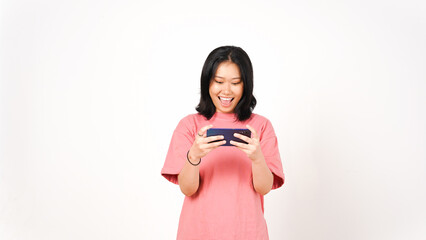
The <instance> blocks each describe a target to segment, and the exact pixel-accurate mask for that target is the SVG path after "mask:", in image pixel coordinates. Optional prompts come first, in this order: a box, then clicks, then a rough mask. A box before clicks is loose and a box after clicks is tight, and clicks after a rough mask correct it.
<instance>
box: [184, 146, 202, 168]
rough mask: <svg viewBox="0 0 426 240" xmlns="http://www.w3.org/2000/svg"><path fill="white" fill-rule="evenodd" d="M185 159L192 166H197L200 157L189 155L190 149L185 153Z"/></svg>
mask: <svg viewBox="0 0 426 240" xmlns="http://www.w3.org/2000/svg"><path fill="white" fill-rule="evenodd" d="M186 159H187V160H188V162H189V163H190V164H191V165H192V166H198V165H199V164H200V163H201V158H197V157H194V156H192V155H191V149H190V150H188V152H187V153H186Z"/></svg>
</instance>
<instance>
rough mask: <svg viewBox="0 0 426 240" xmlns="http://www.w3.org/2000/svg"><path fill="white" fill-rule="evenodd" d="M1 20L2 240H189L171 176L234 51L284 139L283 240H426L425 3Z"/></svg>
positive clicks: (158, 10) (69, 13)
mask: <svg viewBox="0 0 426 240" xmlns="http://www.w3.org/2000/svg"><path fill="white" fill-rule="evenodd" d="M0 4H1V5H0V41H1V42H0V44H1V45H0V47H1V48H0V61H1V62H0V78H1V80H0V239H5V240H8V239H13V240H15V239H17V240H18V239H19V240H21V239H23V240H26V239H40V240H42V239H43V240H48V239H82V240H84V239H174V238H175V235H176V230H177V224H178V217H179V213H180V207H181V204H182V200H183V195H182V194H181V193H180V191H179V188H178V187H177V186H176V185H173V184H170V183H169V182H167V181H166V180H165V179H163V178H162V177H161V175H160V170H161V167H162V165H163V161H164V158H165V155H166V152H167V148H168V144H169V141H170V138H171V134H172V131H173V129H174V128H175V126H176V124H177V123H178V121H179V119H181V118H182V117H183V116H185V115H186V114H189V113H193V112H194V111H195V110H194V107H195V105H196V104H197V102H198V98H199V95H198V94H199V76H200V73H201V67H202V64H203V62H204V60H205V58H206V57H207V54H208V53H209V52H210V51H211V50H213V49H214V48H216V47H218V46H221V45H225V44H233V45H237V46H241V47H243V48H244V49H245V50H246V51H247V52H248V54H249V55H250V57H251V59H252V61H253V64H254V70H255V95H256V97H257V98H258V102H259V103H258V106H257V108H256V109H255V112H256V113H259V114H262V115H264V116H266V117H268V118H269V119H270V120H271V121H272V123H273V125H274V127H275V130H276V133H277V135H278V138H279V144H280V150H281V155H282V159H283V165H284V168H285V169H284V171H285V174H286V183H285V185H284V187H283V188H281V189H279V190H275V191H273V192H271V193H270V194H268V195H267V197H266V200H265V201H266V202H265V217H266V219H267V222H268V227H269V232H270V237H271V239H291V240H311V239H324V240H330V239H348V240H352V239H353V240H355V239H363V240H364V239H367V240H369V239H371V240H376V239H388V240H393V239H394V240H397V239H398V240H399V239H424V238H425V236H426V229H425V228H424V226H425V225H426V207H425V204H424V203H425V202H426V186H425V185H426V184H425V183H426V127H425V126H426V124H425V123H426V107H425V105H426V94H425V93H426V70H425V69H426V68H425V66H426V44H425V43H426V17H425V16H426V15H425V14H424V13H425V12H426V11H425V10H426V4H425V3H424V1H330V0H328V1H293V2H284V1H240V2H236V1H209V2H201V1H165V0H164V1H145V2H144V1H130V0H128V1H53V0H51V1H49V0H45V1H24V0H18V1H16V0H15V1H12V0H3V1H1V3H0Z"/></svg>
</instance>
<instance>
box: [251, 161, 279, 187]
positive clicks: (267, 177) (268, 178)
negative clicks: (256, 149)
mask: <svg viewBox="0 0 426 240" xmlns="http://www.w3.org/2000/svg"><path fill="white" fill-rule="evenodd" d="M251 168H252V175H253V187H254V189H255V190H256V192H257V193H259V194H261V195H265V194H267V193H268V192H269V191H271V189H272V184H273V181H274V176H273V174H272V172H271V170H269V168H268V165H266V161H265V158H263V156H262V158H260V159H258V160H255V161H252V164H251Z"/></svg>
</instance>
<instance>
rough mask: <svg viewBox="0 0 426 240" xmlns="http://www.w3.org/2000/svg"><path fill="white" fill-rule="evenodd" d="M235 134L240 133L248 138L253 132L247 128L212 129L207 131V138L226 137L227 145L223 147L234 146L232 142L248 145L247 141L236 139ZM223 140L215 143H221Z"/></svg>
mask: <svg viewBox="0 0 426 240" xmlns="http://www.w3.org/2000/svg"><path fill="white" fill-rule="evenodd" d="M234 133H239V134H242V135H244V136H247V137H251V131H250V130H248V129H245V128H210V129H208V130H207V137H210V136H217V135H223V136H224V137H225V140H226V143H225V144H223V145H221V146H234V145H232V144H231V143H230V141H231V140H233V141H236V142H241V143H246V144H247V142H245V141H243V140H241V139H239V138H236V137H234ZM219 141H223V140H217V141H213V142H219Z"/></svg>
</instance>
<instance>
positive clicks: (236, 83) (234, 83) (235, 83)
mask: <svg viewBox="0 0 426 240" xmlns="http://www.w3.org/2000/svg"><path fill="white" fill-rule="evenodd" d="M240 83H241V81H239V82H233V83H232V85H238V84H240Z"/></svg>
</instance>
